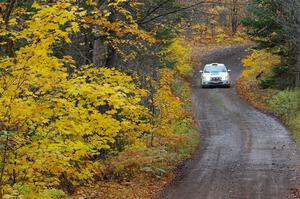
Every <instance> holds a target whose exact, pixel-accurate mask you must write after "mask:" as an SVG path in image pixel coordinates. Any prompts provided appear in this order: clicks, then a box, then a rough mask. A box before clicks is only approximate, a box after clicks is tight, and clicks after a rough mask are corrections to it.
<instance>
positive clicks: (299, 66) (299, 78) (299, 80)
mask: <svg viewBox="0 0 300 199" xmlns="http://www.w3.org/2000/svg"><path fill="white" fill-rule="evenodd" d="M295 86H296V88H299V87H300V49H298V54H297V63H296V77H295Z"/></svg>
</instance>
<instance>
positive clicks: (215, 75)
mask: <svg viewBox="0 0 300 199" xmlns="http://www.w3.org/2000/svg"><path fill="white" fill-rule="evenodd" d="M227 75H228V72H219V73H203V76H205V77H225V76H227Z"/></svg>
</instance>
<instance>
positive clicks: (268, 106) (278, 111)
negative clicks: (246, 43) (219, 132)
mask: <svg viewBox="0 0 300 199" xmlns="http://www.w3.org/2000/svg"><path fill="white" fill-rule="evenodd" d="M248 11H249V12H250V13H252V16H251V17H248V18H244V19H243V20H242V22H243V24H244V25H245V26H246V27H248V34H249V36H250V37H251V38H252V40H253V41H255V42H256V44H257V45H255V46H254V47H253V49H252V50H250V55H249V56H247V57H246V58H245V59H244V60H243V62H244V66H245V71H244V72H243V74H242V77H241V79H240V81H239V83H238V92H239V93H240V95H241V96H242V97H244V98H245V99H247V100H248V101H250V102H251V103H252V104H253V105H254V106H256V107H258V108H260V109H263V110H266V111H268V112H270V113H272V114H274V115H276V116H277V117H279V118H280V119H281V120H282V121H283V122H284V123H285V124H286V125H287V127H288V128H289V129H290V130H291V132H292V133H293V135H294V138H295V140H296V142H298V144H299V143H300V90H299V87H300V69H299V66H300V56H299V55H300V48H299V46H300V45H299V43H298V42H299V35H300V34H299V33H300V32H299V31H300V26H299V16H300V14H299V12H300V3H299V1H294V0H288V1H281V0H278V1H269V0H253V1H252V3H251V4H250V5H249V6H248ZM279 13H280V14H279Z"/></svg>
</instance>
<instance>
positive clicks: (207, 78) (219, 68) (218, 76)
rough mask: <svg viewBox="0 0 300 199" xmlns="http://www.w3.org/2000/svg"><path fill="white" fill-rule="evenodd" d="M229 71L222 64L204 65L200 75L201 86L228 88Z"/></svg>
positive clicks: (229, 83) (229, 84)
mask: <svg viewBox="0 0 300 199" xmlns="http://www.w3.org/2000/svg"><path fill="white" fill-rule="evenodd" d="M230 71H231V70H229V69H227V68H226V66H225V65H224V64H219V63H212V64H206V65H205V66H204V69H203V71H202V70H200V73H201V86H202V87H203V88H204V87H209V86H225V87H230V86H231V81H230Z"/></svg>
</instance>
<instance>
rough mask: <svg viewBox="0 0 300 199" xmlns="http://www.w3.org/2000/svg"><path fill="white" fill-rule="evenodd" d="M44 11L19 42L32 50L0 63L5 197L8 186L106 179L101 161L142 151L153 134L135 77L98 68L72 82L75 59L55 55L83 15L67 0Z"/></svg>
mask: <svg viewBox="0 0 300 199" xmlns="http://www.w3.org/2000/svg"><path fill="white" fill-rule="evenodd" d="M36 7H38V6H36ZM39 9H40V10H39V11H38V12H37V13H36V14H35V15H33V17H32V20H30V21H28V22H26V28H25V29H24V30H22V31H20V32H19V33H18V34H17V35H16V37H15V39H16V40H23V41H24V40H25V41H27V43H26V44H25V45H24V46H23V47H21V48H20V49H19V50H18V51H16V53H15V56H14V57H1V60H0V63H1V64H0V71H1V75H0V106H1V107H2V108H1V109H0V124H1V125H0V132H1V134H0V146H1V147H0V152H1V161H0V168H1V170H3V174H1V177H0V197H2V196H3V193H4V194H5V193H7V194H8V193H10V189H9V186H6V185H8V184H17V183H21V184H24V185H26V186H28V187H30V189H32V190H33V192H37V193H39V192H43V190H46V189H48V188H50V189H51V188H62V189H65V190H67V191H72V189H73V188H74V187H75V186H78V185H83V184H85V185H87V184H89V183H90V182H92V181H93V179H94V177H95V176H100V177H101V175H102V171H103V164H102V162H101V161H95V158H96V157H98V158H99V157H101V158H103V157H106V156H107V155H108V154H113V153H117V152H119V151H122V150H125V149H129V148H135V147H137V146H141V145H144V144H143V141H142V140H141V135H142V134H143V133H145V132H148V131H150V130H151V128H152V127H151V124H150V118H151V115H150V113H149V110H148V109H147V108H146V107H145V106H142V105H141V99H142V98H143V97H145V96H146V95H147V92H146V91H145V90H143V89H140V88H139V87H137V86H136V85H135V84H134V82H133V80H132V78H131V77H129V76H127V75H125V74H123V73H121V72H119V71H117V70H115V69H113V68H110V69H108V68H96V67H93V66H82V67H81V68H80V69H75V68H74V67H73V70H74V72H73V74H72V75H70V74H69V73H68V71H67V66H71V67H72V65H73V64H74V61H73V60H72V58H71V57H60V58H59V57H57V56H55V55H54V52H53V46H54V45H56V44H58V43H61V42H70V39H69V34H70V33H73V32H76V31H78V30H79V29H78V24H76V23H77V22H76V20H75V19H76V15H77V14H78V13H80V12H77V11H78V10H77V9H76V8H74V7H73V6H72V4H70V3H66V2H64V1H61V2H60V1H59V2H57V3H56V4H53V5H52V6H44V7H39ZM41 18H43V19H44V20H39V19H41ZM37 20H39V23H36V21H37Z"/></svg>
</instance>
